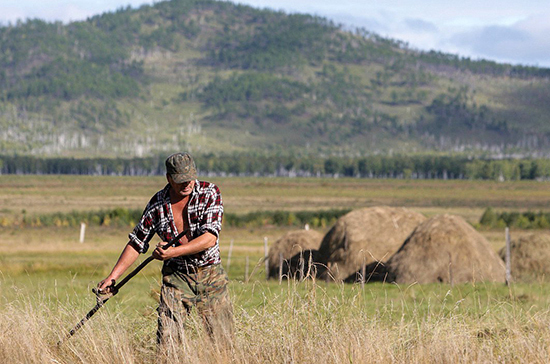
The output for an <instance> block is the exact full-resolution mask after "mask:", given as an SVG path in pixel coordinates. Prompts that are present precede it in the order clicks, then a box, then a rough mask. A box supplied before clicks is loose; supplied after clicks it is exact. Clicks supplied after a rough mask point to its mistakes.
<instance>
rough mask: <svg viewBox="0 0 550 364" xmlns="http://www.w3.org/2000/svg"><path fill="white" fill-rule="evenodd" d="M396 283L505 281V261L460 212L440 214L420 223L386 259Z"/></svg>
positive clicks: (389, 278)
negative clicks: (459, 214) (458, 214)
mask: <svg viewBox="0 0 550 364" xmlns="http://www.w3.org/2000/svg"><path fill="white" fill-rule="evenodd" d="M385 268H386V271H387V272H388V277H387V279H388V280H393V281H395V282H397V283H414V282H418V283H431V282H446V283H461V282H474V281H493V282H504V280H505V268H504V262H503V261H502V259H500V258H499V256H498V255H497V253H496V252H495V251H493V250H492V249H491V246H490V245H489V242H488V241H487V240H486V239H485V238H484V237H483V236H482V235H481V234H479V233H478V232H477V231H476V230H475V229H474V228H473V227H472V226H471V225H470V224H468V223H467V222H466V221H465V220H464V219H462V218H461V217H458V216H452V215H439V216H435V217H432V218H431V219H429V220H427V221H425V222H424V223H422V224H420V225H419V226H418V227H417V228H416V230H415V231H414V233H412V234H411V236H409V237H408V238H407V240H406V241H405V243H404V244H403V246H402V247H401V248H400V249H399V251H398V252H397V253H396V254H395V255H394V256H392V257H391V258H390V259H389V260H388V262H387V263H386V267H385Z"/></svg>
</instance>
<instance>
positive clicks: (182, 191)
mask: <svg viewBox="0 0 550 364" xmlns="http://www.w3.org/2000/svg"><path fill="white" fill-rule="evenodd" d="M166 177H167V179H168V183H169V184H170V187H172V190H173V191H174V193H175V194H176V195H178V196H181V197H185V196H189V195H190V194H191V192H193V188H195V180H193V181H189V182H184V183H176V182H174V180H173V179H172V177H170V175H167V176H166Z"/></svg>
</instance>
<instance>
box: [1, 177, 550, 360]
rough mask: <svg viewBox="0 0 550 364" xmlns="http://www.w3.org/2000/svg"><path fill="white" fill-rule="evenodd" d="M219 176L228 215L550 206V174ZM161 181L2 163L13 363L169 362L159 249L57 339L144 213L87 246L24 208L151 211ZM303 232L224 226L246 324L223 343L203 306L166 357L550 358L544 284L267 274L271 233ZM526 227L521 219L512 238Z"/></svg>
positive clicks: (4, 314) (7, 344)
mask: <svg viewBox="0 0 550 364" xmlns="http://www.w3.org/2000/svg"><path fill="white" fill-rule="evenodd" d="M212 181H213V182H216V183H217V184H218V185H219V186H220V189H221V190H222V193H223V197H224V205H225V210H226V212H231V213H237V214H245V213H250V212H254V211H272V210H286V211H302V210H325V209H335V208H361V207H368V206H378V205H389V206H404V207H408V208H411V209H413V210H416V211H419V212H421V213H423V214H425V215H426V216H433V215H435V214H440V213H451V214H457V215H460V216H462V217H464V218H466V219H467V220H468V221H469V222H471V223H473V224H475V223H477V222H478V221H479V218H480V216H481V214H482V213H483V211H484V210H485V208H487V207H493V208H495V209H498V210H500V211H506V210H513V211H525V210H531V211H539V210H543V211H547V210H548V206H550V204H549V203H550V188H548V185H547V183H543V182H534V181H530V182H523V181H521V182H503V183H499V182H491V181H415V180H361V179H279V178H213V179H212ZM163 185H164V179H163V178H161V177H90V176H82V177H81V176H0V222H1V224H0V290H1V291H2V295H1V296H0V332H1V334H0V362H2V363H101V362H111V363H151V362H155V361H156V358H157V352H156V349H155V338H154V335H155V329H156V305H157V301H158V294H159V288H160V278H161V277H160V267H161V264H160V262H152V263H151V264H149V265H148V266H147V268H146V269H145V270H144V271H142V272H140V273H139V274H138V275H137V276H136V277H134V278H133V279H132V280H131V281H130V282H129V283H128V284H127V285H126V286H125V287H124V288H123V289H122V290H121V292H120V293H119V294H118V295H117V296H116V297H115V298H113V299H112V300H111V301H109V302H108V303H107V304H106V305H105V307H104V308H102V309H101V310H100V311H99V312H98V313H97V314H96V315H95V316H94V317H93V318H92V319H91V320H90V321H89V322H88V323H87V324H86V326H85V327H84V328H83V329H81V330H80V331H79V332H78V333H77V334H76V335H75V336H74V337H73V338H71V339H70V340H68V341H67V342H65V343H64V345H62V346H60V347H57V345H56V343H57V342H58V341H59V340H60V339H62V338H63V337H64V335H66V333H67V332H68V330H69V329H71V328H72V327H73V326H74V325H75V324H76V323H77V322H78V321H79V320H80V319H81V318H82V317H83V316H84V315H85V314H86V313H87V312H88V311H89V310H90V309H91V308H92V307H93V306H94V305H95V297H94V295H93V294H92V293H91V288H92V287H94V286H95V285H96V284H97V282H98V281H99V280H101V279H102V278H104V277H105V276H106V275H107V274H108V272H109V271H110V269H111V268H112V265H113V264H114V263H115V261H116V259H117V257H118V255H119V254H120V251H121V250H122V248H123V247H124V245H125V243H126V239H127V234H128V232H129V231H130V230H131V226H89V227H88V228H87V230H86V239H85V242H84V243H83V244H81V243H79V242H78V240H79V229H78V228H74V227H67V226H61V227H29V226H25V225H24V224H22V223H21V221H22V219H23V217H24V216H25V215H28V216H33V215H36V214H47V213H55V212H64V213H70V212H71V211H89V210H100V209H109V208H116V207H127V208H143V207H144V206H145V204H146V203H147V201H148V199H149V198H150V196H151V195H152V194H153V193H154V192H156V191H157V190H158V189H160V188H161V187H163ZM329 228H330V224H327V225H326V226H324V227H322V232H325V231H327V230H328V229H329ZM289 229H291V228H290V227H285V226H269V225H266V226H256V225H254V226H245V227H241V228H233V227H227V228H224V230H223V231H222V236H221V240H220V243H221V251H222V260H223V262H224V265H225V267H226V269H228V271H229V276H230V279H231V283H230V292H231V296H232V299H233V305H234V312H235V326H236V329H237V330H236V333H235V337H234V342H233V345H232V347H231V348H229V349H228V348H224V347H221V346H217V345H214V344H212V343H211V342H210V341H209V338H208V337H207V336H206V335H205V333H204V330H202V326H201V324H200V322H199V320H198V319H197V318H196V317H194V316H192V317H191V320H190V324H189V329H188V330H187V331H186V333H187V335H186V339H185V340H184V343H182V348H181V350H176V351H174V352H169V354H168V355H167V356H166V357H165V358H163V359H165V362H168V363H176V362H177V363H180V362H181V363H224V362H237V363H272V362H276V363H309V362H312V361H317V362H323V363H344V362H346V363H394V362H404V363H405V362H406V363H457V362H460V363H466V362H467V363H491V362H498V363H503V362H514V363H516V362H526V363H527V362H529V363H546V362H549V361H550V318H549V317H550V295H549V294H548V291H549V288H550V285H549V284H548V283H547V282H546V281H539V282H532V283H530V284H525V283H522V284H520V283H514V284H512V285H511V286H509V287H507V286H504V285H501V284H493V283H484V282H476V283H473V284H462V285H454V286H452V287H451V286H449V285H444V284H433V285H432V284H430V285H410V286H399V285H395V284H388V283H385V284H382V283H369V284H366V285H364V286H361V285H360V284H355V285H352V284H347V285H343V284H337V283H326V282H320V281H315V280H307V281H304V282H295V281H284V282H283V283H282V284H279V282H278V281H276V280H271V281H266V279H265V270H264V264H263V262H262V258H263V255H264V251H263V249H264V248H263V244H264V238H267V239H268V242H270V243H272V242H273V241H275V240H276V239H277V238H278V237H279V236H281V235H282V234H283V233H285V232H286V231H288V230H289ZM292 229H293V228H292ZM480 231H481V233H482V234H483V235H485V236H486V237H487V238H488V239H489V241H490V242H491V244H492V247H493V248H494V249H495V250H498V249H500V248H501V247H502V246H503V245H504V233H503V231H500V230H486V229H485V230H480ZM526 233H527V231H522V230H513V231H512V235H513V236H517V235H520V234H526ZM231 242H232V245H233V250H232V256H231V261H230V265H229V266H228V264H227V263H228V253H229V246H230V244H231ZM152 243H153V242H152ZM144 258H145V256H143V257H142V259H144ZM247 262H248V264H247ZM206 348H208V350H206Z"/></svg>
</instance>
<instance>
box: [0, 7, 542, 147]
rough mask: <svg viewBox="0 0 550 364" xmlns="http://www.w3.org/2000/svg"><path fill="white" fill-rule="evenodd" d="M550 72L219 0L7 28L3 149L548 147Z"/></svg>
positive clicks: (0, 122)
mask: <svg viewBox="0 0 550 364" xmlns="http://www.w3.org/2000/svg"><path fill="white" fill-rule="evenodd" d="M549 77H550V69H544V68H536V67H523V66H512V65H507V64H499V63H495V62H490V61H485V60H481V61H474V60H471V59H467V58H461V57H458V56H454V55H449V54H444V53H438V52H419V51H416V50H411V49H408V48H407V47H406V45H405V44H404V43H402V42H399V41H396V40H392V39H386V38H382V37H380V36H378V35H376V34H373V33H370V32H368V31H366V30H357V31H355V32H349V31H345V30H343V28H342V27H341V26H339V25H336V24H333V23H332V22H330V21H329V20H327V19H324V18H320V17H315V16H309V15H289V14H285V13H283V12H275V11H271V10H260V9H255V8H252V7H248V6H242V5H235V4H232V3H227V2H218V1H211V0H173V1H166V2H159V3H156V4H155V5H152V6H149V5H146V6H142V7H140V8H139V9H132V8H130V7H128V8H122V9H119V10H117V11H116V12H114V13H106V14H102V15H98V16H94V17H92V18H89V19H87V20H86V21H82V22H74V23H70V24H67V25H63V24H61V23H46V22H44V21H41V20H28V21H26V22H19V23H18V24H16V25H12V26H5V27H1V28H0V85H1V88H0V126H1V129H0V154H5V155H6V154H7V155H12V154H19V155H36V156H65V157H77V158H78V157H123V158H126V157H128V158H130V157H135V156H149V155H154V154H156V153H159V152H160V153H166V152H171V151H174V150H181V149H187V150H191V151H193V152H195V153H197V152H200V153H229V152H245V153H246V152H258V151H264V152H265V153H268V154H269V153H288V152H299V153H302V154H309V153H310V154H319V153H321V154H324V155H350V156H357V155H364V154H373V153H425V152H434V151H435V152H438V153H449V152H453V153H467V154H471V155H477V156H479V155H484V156H488V155H489V156H500V155H503V154H506V155H513V154H515V155H526V154H529V155H538V156H540V155H547V154H548V152H550V122H549V121H550V116H549V115H550V102H548V100H549V99H550V83H549V80H548V78H549Z"/></svg>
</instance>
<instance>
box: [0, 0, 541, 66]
mask: <svg viewBox="0 0 550 364" xmlns="http://www.w3.org/2000/svg"><path fill="white" fill-rule="evenodd" d="M230 1H231V2H238V3H241V4H246V5H251V6H254V7H258V8H270V9H274V10H283V11H285V12H287V13H308V14H314V15H319V16H323V17H327V18H329V19H332V20H334V21H335V22H336V23H341V24H343V25H344V26H346V27H348V28H349V29H353V28H354V27H362V28H365V29H367V30H369V31H372V32H375V33H377V34H379V35H381V36H385V37H390V38H393V39H397V40H401V41H405V42H407V43H408V44H409V47H411V48H414V49H419V50H432V49H433V50H437V51H442V52H446V53H453V54H458V55H460V56H464V57H471V58H473V59H481V58H484V59H490V60H494V61H497V62H506V63H512V64H522V65H530V66H540V67H550V36H548V34H550V1H549V0H524V1H518V0H460V1H449V0H391V1H390V0H230ZM152 3H153V1H144V0H73V1H66V0H32V1H31V0H0V24H2V25H7V24H8V23H10V22H11V23H15V22H16V21H17V19H21V20H25V19H27V18H40V19H43V20H47V21H54V20H60V21H62V22H64V23H68V22H70V21H74V20H83V19H86V17H88V16H92V15H96V14H100V13H103V12H106V11H114V10H116V9H117V8H120V7H121V6H127V5H131V6H132V7H139V6H140V5H142V4H152Z"/></svg>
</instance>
